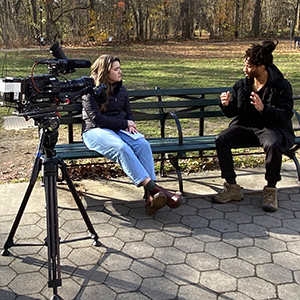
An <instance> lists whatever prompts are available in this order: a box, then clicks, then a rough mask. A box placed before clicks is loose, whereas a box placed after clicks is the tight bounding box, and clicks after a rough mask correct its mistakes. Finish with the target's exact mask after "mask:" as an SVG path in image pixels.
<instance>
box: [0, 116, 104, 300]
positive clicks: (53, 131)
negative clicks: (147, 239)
mask: <svg viewBox="0 0 300 300" xmlns="http://www.w3.org/2000/svg"><path fill="white" fill-rule="evenodd" d="M35 122H36V123H37V124H38V126H39V132H40V140H39V145H38V151H37V154H36V157H35V161H34V165H33V169H32V173H31V177H30V182H29V185H28V187H27V190H26V192H25V195H24V198H23V200H22V203H21V206H20V208H19V211H18V213H17V216H16V218H15V220H14V223H13V226H12V228H11V231H10V233H9V235H8V238H7V240H6V242H5V244H4V249H3V251H2V252H1V254H2V255H3V256H8V255H9V254H10V253H9V251H8V249H9V248H10V247H13V246H21V245H23V246H24V245H25V244H15V243H14V241H13V239H14V235H15V233H16V231H17V228H18V225H19V223H20V220H21V217H22V215H23V213H24V210H25V208H26V205H27V202H28V200H29V197H30V195H31V192H32V190H33V188H34V184H35V182H36V180H37V177H38V174H39V172H40V171H42V178H43V185H44V188H45V199H46V219H47V237H46V238H45V245H46V246H47V248H48V287H51V288H53V296H52V298H51V299H52V300H57V299H61V298H60V297H59V295H58V294H57V288H58V287H59V286H61V285H62V280H61V270H60V253H59V245H60V237H59V232H58V229H59V224H58V206H57V178H58V169H59V168H60V169H61V172H62V179H63V180H66V182H67V184H68V187H69V189H70V192H71V193H72V195H73V198H74V200H75V202H76V204H77V206H78V209H79V211H80V213H81V215H82V217H83V219H84V221H85V223H86V226H87V228H88V231H89V233H90V237H91V238H92V239H93V240H94V242H93V245H95V246H100V242H99V241H98V235H97V233H96V232H95V230H94V228H93V225H92V223H91V221H90V219H89V217H88V215H87V213H86V211H85V209H84V206H83V204H82V202H81V200H80V198H79V196H78V194H77V191H76V189H75V187H74V185H73V183H72V180H71V178H70V176H69V174H68V172H67V168H66V164H65V163H64V161H63V160H62V159H61V158H60V157H59V156H56V152H55V149H54V148H55V145H56V143H57V138H58V128H59V125H60V124H59V118H58V116H56V115H41V116H38V117H35ZM30 245H31V246H33V244H26V246H30ZM42 245H44V244H42ZM35 246H36V244H35Z"/></svg>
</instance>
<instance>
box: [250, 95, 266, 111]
mask: <svg viewBox="0 0 300 300" xmlns="http://www.w3.org/2000/svg"><path fill="white" fill-rule="evenodd" d="M250 99H251V100H252V101H251V102H250V103H251V104H253V105H254V107H255V108H256V109H257V110H258V111H262V110H263V109H264V104H263V103H262V101H261V99H260V97H259V96H258V95H257V94H256V93H254V92H252V93H251V96H250Z"/></svg>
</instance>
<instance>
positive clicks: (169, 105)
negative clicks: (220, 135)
mask: <svg viewBox="0 0 300 300" xmlns="http://www.w3.org/2000/svg"><path fill="white" fill-rule="evenodd" d="M227 90H231V88H228V87H218V88H191V89H159V88H156V89H153V90H131V91H128V94H129V98H130V101H131V108H132V112H133V114H134V119H135V121H136V122H139V121H153V120H155V121H157V122H158V125H156V126H160V136H158V137H150V138H147V140H148V141H149V143H150V145H151V148H152V152H153V154H159V155H160V161H161V162H160V175H162V176H164V175H165V174H164V163H165V161H166V160H169V161H170V163H171V164H172V166H173V167H174V168H175V170H176V173H177V176H178V184H179V190H180V191H181V192H182V193H183V183H182V176H181V171H180V167H179V160H181V159H183V158H186V154H187V153H188V152H189V153H190V152H193V153H195V152H196V153H198V157H202V155H203V152H204V151H208V150H215V149H216V146H215V134H212V133H208V134H206V132H205V129H204V127H205V120H207V119H212V118H215V119H216V118H217V119H216V120H219V118H225V116H224V115H223V113H222V112H221V110H220V107H219V103H220V97H219V96H220V93H221V92H223V91H227ZM295 99H298V98H295ZM299 99H300V97H299ZM65 111H66V112H67V113H66V114H65V115H63V116H62V117H61V123H62V124H67V125H68V137H69V142H68V143H67V144H57V145H56V147H55V149H56V153H57V155H59V156H60V157H61V158H62V159H64V160H76V159H83V158H84V159H87V158H97V157H101V155H100V154H99V153H97V152H95V151H91V150H88V149H87V148H86V146H85V145H84V143H83V142H82V141H74V136H73V130H74V129H73V125H74V124H81V103H80V101H78V102H76V103H75V104H69V105H66V106H65ZM295 116H296V119H297V125H295V128H294V130H295V131H299V130H300V129H299V128H300V116H299V115H298V113H297V112H296V111H295ZM184 119H194V120H197V131H198V132H196V133H194V134H193V135H189V136H185V135H184V133H183V129H182V122H183V120H184ZM167 121H168V124H169V122H173V124H175V125H176V126H175V128H176V132H174V133H173V135H172V136H171V137H169V136H166V122H167ZM198 122H199V123H198ZM228 122H229V119H227V118H226V126H227V124H228ZM249 147H259V144H256V145H254V144H244V145H236V148H249ZM299 147H300V137H296V141H295V145H294V146H293V148H292V149H290V150H289V151H287V152H285V155H287V156H288V157H289V158H291V159H292V160H293V161H294V163H295V165H296V169H297V172H298V179H299V180H300V165H299V162H298V160H297V157H296V155H295V154H296V151H297V150H298V149H299Z"/></svg>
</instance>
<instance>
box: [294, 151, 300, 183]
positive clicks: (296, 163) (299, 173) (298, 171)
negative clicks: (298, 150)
mask: <svg viewBox="0 0 300 300" xmlns="http://www.w3.org/2000/svg"><path fill="white" fill-rule="evenodd" d="M292 160H293V161H294V163H295V166H296V169H297V173H298V181H299V182H300V164H299V161H298V159H297V157H296V155H295V154H294V155H293V157H292Z"/></svg>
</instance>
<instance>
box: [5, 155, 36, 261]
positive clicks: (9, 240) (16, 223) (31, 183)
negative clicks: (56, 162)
mask: <svg viewBox="0 0 300 300" xmlns="http://www.w3.org/2000/svg"><path fill="white" fill-rule="evenodd" d="M40 169H41V158H40V156H39V155H37V156H36V158H35V161H34V165H33V169H32V173H31V176H30V181H29V185H28V187H27V190H26V193H25V195H24V198H23V200H22V203H21V206H20V208H19V211H18V213H17V216H16V218H15V221H14V223H13V226H12V228H11V230H10V233H9V235H8V238H7V240H6V242H5V244H4V247H3V248H4V249H3V251H2V252H1V255H3V256H8V255H9V251H8V248H10V247H12V246H13V245H14V242H13V239H14V236H15V233H16V231H17V228H18V226H19V223H20V221H21V217H22V215H23V213H24V210H25V208H26V205H27V203H28V200H29V197H30V195H31V193H32V190H33V188H34V184H35V182H36V180H37V177H38V174H39V171H40Z"/></svg>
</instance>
